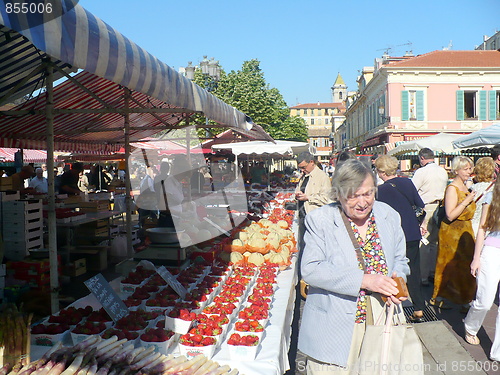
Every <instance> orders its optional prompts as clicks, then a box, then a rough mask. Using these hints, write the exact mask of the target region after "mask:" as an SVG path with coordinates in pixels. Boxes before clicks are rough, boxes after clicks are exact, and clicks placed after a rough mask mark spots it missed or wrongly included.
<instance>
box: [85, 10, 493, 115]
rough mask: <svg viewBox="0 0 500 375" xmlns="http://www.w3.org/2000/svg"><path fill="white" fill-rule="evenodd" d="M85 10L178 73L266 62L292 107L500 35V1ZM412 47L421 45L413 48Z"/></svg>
mask: <svg viewBox="0 0 500 375" xmlns="http://www.w3.org/2000/svg"><path fill="white" fill-rule="evenodd" d="M80 5H82V6H83V7H84V8H86V9H87V10H89V11H90V12H92V13H93V14H94V15H95V16H97V17H99V18H101V19H102V20H103V21H105V22H106V23H108V24H109V25H110V26H112V27H114V28H115V29H117V30H118V31H119V32H121V33H122V34H124V35H125V36H127V37H128V38H129V39H131V40H132V41H133V42H135V43H137V44H138V45H139V46H141V47H143V48H144V49H146V50H147V51H148V52H150V53H151V54H153V55H154V56H156V57H157V58H159V59H160V60H162V61H163V62H164V63H166V64H168V65H169V66H171V67H172V68H175V69H176V70H178V68H179V67H182V66H186V65H187V63H188V61H192V62H193V63H194V64H196V65H197V64H198V63H199V62H200V61H201V60H202V59H203V56H204V55H207V56H208V57H209V58H211V57H215V59H216V60H219V62H220V64H221V66H222V67H223V69H224V70H225V71H226V72H229V71H231V70H239V69H241V66H242V63H243V62H244V61H247V60H251V59H258V60H259V61H260V66H261V69H262V70H263V72H264V75H265V78H266V81H267V82H268V83H269V85H270V86H271V87H275V88H277V89H278V90H279V91H280V92H281V94H282V95H283V97H284V98H285V100H286V102H287V104H288V105H289V106H293V105H296V104H298V103H314V102H318V101H319V102H331V91H330V88H331V86H332V85H333V83H334V81H335V78H336V77H337V74H338V73H340V74H341V75H342V77H343V78H344V81H345V83H346V85H347V86H348V90H350V91H354V90H356V78H357V76H358V75H359V74H360V71H361V69H362V68H363V67H364V66H373V63H374V60H375V58H377V57H381V56H382V54H383V53H384V50H385V49H387V48H391V49H390V50H389V54H390V55H392V56H402V55H404V54H405V52H406V51H408V50H412V51H413V53H414V54H416V55H417V54H423V53H427V52H431V51H434V50H440V49H443V47H448V45H449V43H450V42H451V43H452V48H451V49H453V50H471V49H474V47H475V46H476V45H478V44H480V43H481V42H482V41H483V35H488V36H492V35H493V34H494V33H495V32H496V31H497V30H500V17H499V16H500V0H475V1H471V0H417V1H412V2H410V1H403V0H379V1H368V0H301V1H298V0H252V1H248V0H211V1H210V0H203V1H202V0H184V1H171V0H141V1H132V0H80ZM408 43H411V45H410V44H408Z"/></svg>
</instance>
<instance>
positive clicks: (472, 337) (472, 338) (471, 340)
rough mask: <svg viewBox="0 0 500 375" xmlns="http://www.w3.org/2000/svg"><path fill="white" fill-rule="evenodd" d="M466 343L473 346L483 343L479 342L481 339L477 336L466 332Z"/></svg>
mask: <svg viewBox="0 0 500 375" xmlns="http://www.w3.org/2000/svg"><path fill="white" fill-rule="evenodd" d="M465 341H467V342H468V343H469V344H471V345H479V343H480V342H481V341H479V337H477V336H476V335H471V334H470V333H469V332H467V331H465Z"/></svg>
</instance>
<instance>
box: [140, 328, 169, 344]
mask: <svg viewBox="0 0 500 375" xmlns="http://www.w3.org/2000/svg"><path fill="white" fill-rule="evenodd" d="M173 335H174V332H172V331H170V330H168V329H163V328H158V327H157V328H148V329H147V330H146V332H144V333H143V334H142V335H141V340H142V341H147V342H163V341H167V340H169V339H170V338H171V337H172V336H173Z"/></svg>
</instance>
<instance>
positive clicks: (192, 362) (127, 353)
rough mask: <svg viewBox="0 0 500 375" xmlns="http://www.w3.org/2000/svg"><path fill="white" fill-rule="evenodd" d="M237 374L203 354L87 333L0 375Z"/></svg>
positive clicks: (0, 372) (7, 366) (8, 368)
mask: <svg viewBox="0 0 500 375" xmlns="http://www.w3.org/2000/svg"><path fill="white" fill-rule="evenodd" d="M112 374H120V375H132V374H135V375H159V374H183V375H237V374H238V370H237V369H231V368H230V367H229V366H227V365H225V366H220V365H219V364H218V363H217V362H215V361H212V360H209V359H208V358H207V357H205V356H203V355H199V356H196V357H194V358H192V359H189V360H188V359H187V358H186V357H185V356H179V357H176V358H175V357H174V356H173V355H171V354H170V355H163V354H160V353H158V352H156V351H154V348H153V347H149V348H144V347H139V348H134V344H133V342H131V341H128V340H125V339H124V340H118V338H117V337H116V336H112V337H110V338H109V339H102V338H101V337H100V336H98V335H92V336H89V337H88V338H87V339H86V340H84V341H82V342H80V343H78V344H77V345H75V346H73V347H63V346H62V345H61V343H60V342H59V343H58V344H57V345H55V346H53V347H52V348H51V349H50V350H49V351H48V352H47V353H45V355H44V356H43V357H42V358H40V359H39V360H36V361H33V362H31V363H27V364H25V365H22V364H17V365H15V366H11V365H9V364H6V365H5V366H4V367H2V368H0V375H112Z"/></svg>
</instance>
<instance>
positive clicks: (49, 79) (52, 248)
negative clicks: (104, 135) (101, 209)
mask: <svg viewBox="0 0 500 375" xmlns="http://www.w3.org/2000/svg"><path fill="white" fill-rule="evenodd" d="M53 71H54V70H53V67H52V65H51V64H50V63H49V64H48V65H47V70H46V72H47V75H46V77H45V87H46V90H47V91H46V92H47V96H46V102H45V120H46V122H47V124H46V130H47V171H48V173H47V179H48V187H49V189H48V193H49V194H48V195H49V197H48V198H49V206H48V217H47V221H48V231H49V263H50V309H51V311H52V314H54V313H56V312H57V311H59V275H58V262H57V224H56V199H55V192H54V113H53V110H54V90H53V89H54V87H53V85H54V74H53ZM67 261H69V259H68V260H67Z"/></svg>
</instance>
